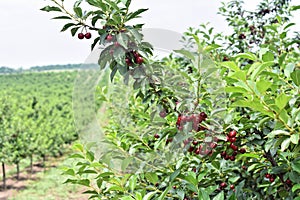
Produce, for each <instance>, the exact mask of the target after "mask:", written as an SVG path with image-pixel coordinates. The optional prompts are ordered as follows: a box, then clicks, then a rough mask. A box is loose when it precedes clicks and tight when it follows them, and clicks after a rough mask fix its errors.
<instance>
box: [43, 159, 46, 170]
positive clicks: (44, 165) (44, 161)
mask: <svg viewBox="0 0 300 200" xmlns="http://www.w3.org/2000/svg"><path fill="white" fill-rule="evenodd" d="M43 167H44V170H45V168H46V155H43Z"/></svg>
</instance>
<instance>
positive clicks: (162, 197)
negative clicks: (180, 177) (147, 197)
mask: <svg viewBox="0 0 300 200" xmlns="http://www.w3.org/2000/svg"><path fill="white" fill-rule="evenodd" d="M170 189H171V186H169V187H167V188H166V189H165V191H164V192H163V193H162V194H161V195H160V196H159V197H158V200H164V199H165V197H166V195H167V194H168V192H169V191H170Z"/></svg>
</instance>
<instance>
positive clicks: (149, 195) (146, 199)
mask: <svg viewBox="0 0 300 200" xmlns="http://www.w3.org/2000/svg"><path fill="white" fill-rule="evenodd" d="M156 193H157V191H154V192H149V193H147V194H146V195H145V196H144V197H143V200H151V198H152V197H153V196H154V195H155V194H156Z"/></svg>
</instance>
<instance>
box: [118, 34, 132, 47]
mask: <svg viewBox="0 0 300 200" xmlns="http://www.w3.org/2000/svg"><path fill="white" fill-rule="evenodd" d="M116 38H117V41H118V42H119V43H120V45H122V46H123V47H124V48H126V49H127V48H128V40H129V38H128V36H127V35H126V34H125V33H119V34H117V37H116Z"/></svg>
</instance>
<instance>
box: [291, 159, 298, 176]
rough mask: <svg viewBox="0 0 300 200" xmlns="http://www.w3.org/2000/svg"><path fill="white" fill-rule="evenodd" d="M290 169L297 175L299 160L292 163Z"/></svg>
mask: <svg viewBox="0 0 300 200" xmlns="http://www.w3.org/2000/svg"><path fill="white" fill-rule="evenodd" d="M292 169H293V170H294V171H296V172H298V173H300V160H297V161H293V162H292Z"/></svg>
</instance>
